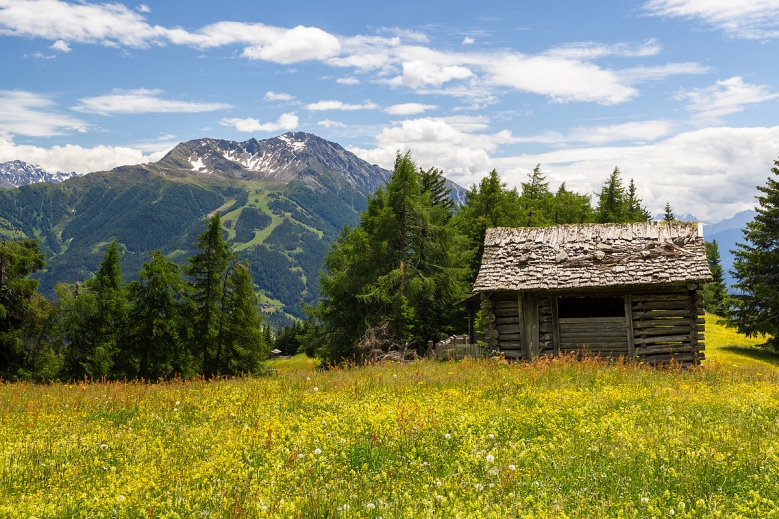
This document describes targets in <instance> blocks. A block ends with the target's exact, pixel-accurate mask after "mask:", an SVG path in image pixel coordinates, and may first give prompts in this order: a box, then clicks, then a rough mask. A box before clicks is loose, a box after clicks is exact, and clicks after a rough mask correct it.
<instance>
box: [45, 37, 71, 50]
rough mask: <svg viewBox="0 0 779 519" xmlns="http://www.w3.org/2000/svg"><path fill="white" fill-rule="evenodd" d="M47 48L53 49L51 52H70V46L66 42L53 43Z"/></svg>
mask: <svg viewBox="0 0 779 519" xmlns="http://www.w3.org/2000/svg"><path fill="white" fill-rule="evenodd" d="M49 48H50V49H53V50H58V51H60V52H70V51H71V49H70V45H68V44H67V42H65V41H62V40H57V41H55V42H54V43H52V44H51V46H50V47H49Z"/></svg>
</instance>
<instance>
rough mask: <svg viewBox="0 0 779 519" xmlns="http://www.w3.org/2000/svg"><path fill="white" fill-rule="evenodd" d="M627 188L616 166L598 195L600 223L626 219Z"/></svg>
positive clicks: (617, 221)
mask: <svg viewBox="0 0 779 519" xmlns="http://www.w3.org/2000/svg"><path fill="white" fill-rule="evenodd" d="M624 212H625V188H624V187H623V186H622V178H621V177H620V172H619V168H617V167H615V168H614V171H613V172H612V173H611V175H610V176H609V179H608V180H607V181H606V182H605V183H604V184H603V187H602V188H601V192H600V195H599V197H598V208H597V209H596V213H597V216H598V222H599V223H619V222H623V221H624Z"/></svg>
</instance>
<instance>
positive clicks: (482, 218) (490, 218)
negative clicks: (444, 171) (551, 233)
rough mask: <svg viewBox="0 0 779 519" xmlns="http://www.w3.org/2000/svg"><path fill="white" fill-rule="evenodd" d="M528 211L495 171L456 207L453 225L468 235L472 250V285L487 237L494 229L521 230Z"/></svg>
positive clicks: (468, 192) (468, 193)
mask: <svg viewBox="0 0 779 519" xmlns="http://www.w3.org/2000/svg"><path fill="white" fill-rule="evenodd" d="M524 221H525V211H524V209H523V208H522V205H521V203H520V195H519V193H518V192H517V190H516V189H509V188H508V186H507V185H506V184H505V183H504V182H502V181H501V178H500V175H498V172H497V171H496V170H494V169H493V170H492V171H491V172H490V174H489V175H487V176H486V177H484V178H482V179H481V181H480V182H479V183H478V184H476V185H474V186H472V187H471V189H469V190H468V191H467V192H466V193H465V204H463V205H462V206H460V207H458V208H457V213H456V214H455V218H454V225H455V226H456V227H457V229H458V230H459V232H460V233H461V234H463V235H464V236H465V239H466V240H467V246H468V249H469V250H471V251H472V255H471V258H470V262H469V270H470V274H469V282H471V283H473V281H474V280H475V279H476V274H477V273H478V272H479V266H480V265H481V258H482V255H483V254H484V237H485V236H486V234H487V229H489V228H491V227H519V226H522V225H523V224H524Z"/></svg>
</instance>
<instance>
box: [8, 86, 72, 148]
mask: <svg viewBox="0 0 779 519" xmlns="http://www.w3.org/2000/svg"><path fill="white" fill-rule="evenodd" d="M86 130H87V123H85V122H84V121H82V120H81V119H78V118H75V117H73V116H71V115H66V114H62V113H60V112H59V111H58V110H57V106H56V104H55V103H54V101H52V100H51V99H50V98H48V97H46V96H42V95H39V94H34V93H32V92H25V91H20V90H12V91H8V90H0V133H2V132H7V133H11V134H16V135H28V136H31V137H51V136H53V135H62V134H65V133H69V132H72V131H77V132H85V131H86Z"/></svg>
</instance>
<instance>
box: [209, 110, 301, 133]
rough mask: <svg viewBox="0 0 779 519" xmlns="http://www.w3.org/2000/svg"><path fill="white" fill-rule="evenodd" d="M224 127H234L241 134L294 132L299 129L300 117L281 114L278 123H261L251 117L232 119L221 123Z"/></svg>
mask: <svg viewBox="0 0 779 519" xmlns="http://www.w3.org/2000/svg"><path fill="white" fill-rule="evenodd" d="M219 124H221V125H222V126H232V127H233V128H235V129H236V130H238V131H239V132H245V133H252V132H277V131H279V130H294V129H295V128H297V127H298V116H297V115H295V114H293V113H285V114H281V115H280V116H279V118H278V120H277V121H276V122H269V123H261V122H260V121H259V120H258V119H253V118H251V117H249V118H246V119H238V118H235V117H230V118H226V119H222V120H221V121H219Z"/></svg>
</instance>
